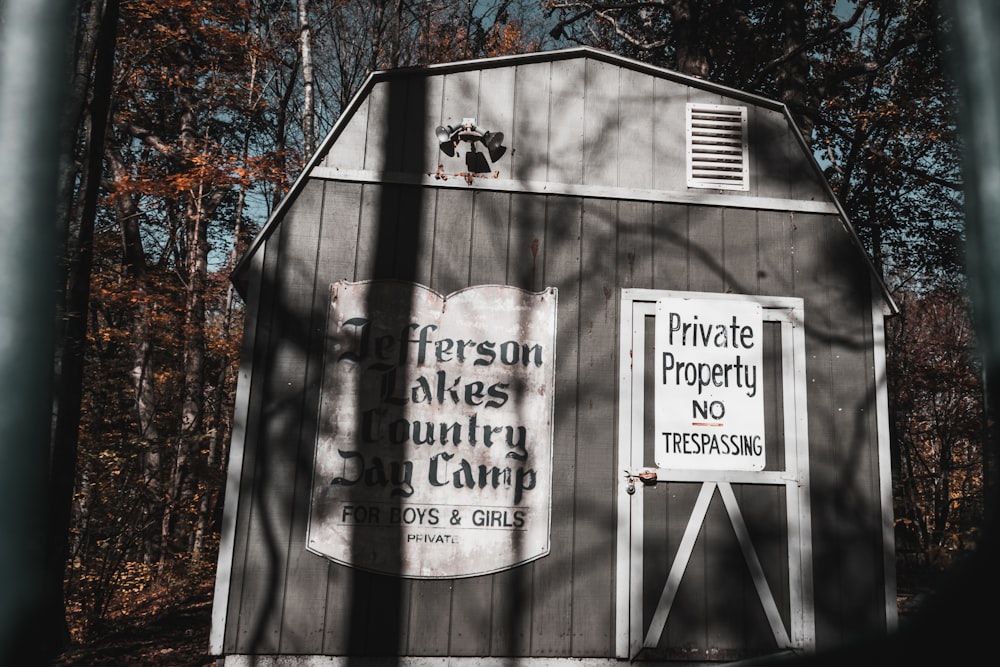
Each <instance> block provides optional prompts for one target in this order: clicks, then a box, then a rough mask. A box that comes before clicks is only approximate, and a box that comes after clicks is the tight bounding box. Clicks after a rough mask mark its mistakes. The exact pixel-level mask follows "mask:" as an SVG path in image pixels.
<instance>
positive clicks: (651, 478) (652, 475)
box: [625, 468, 656, 496]
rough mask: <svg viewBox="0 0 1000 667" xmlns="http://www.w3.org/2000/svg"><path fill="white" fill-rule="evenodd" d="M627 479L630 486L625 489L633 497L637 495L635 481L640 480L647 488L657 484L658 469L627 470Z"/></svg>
mask: <svg viewBox="0 0 1000 667" xmlns="http://www.w3.org/2000/svg"><path fill="white" fill-rule="evenodd" d="M625 479H626V480H628V486H627V487H625V490H626V491H627V492H628V494H629V495H630V496H631V495H632V494H633V493H635V480H639V481H640V482H642V483H643V484H645V485H646V486H652V485H654V484H656V468H640V469H639V470H628V469H627V468H626V469H625Z"/></svg>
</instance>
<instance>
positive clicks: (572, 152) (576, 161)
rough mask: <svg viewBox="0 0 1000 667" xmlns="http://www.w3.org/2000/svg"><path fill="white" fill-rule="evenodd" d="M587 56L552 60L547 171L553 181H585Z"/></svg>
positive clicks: (547, 175) (547, 178)
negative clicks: (584, 128)
mask: <svg viewBox="0 0 1000 667" xmlns="http://www.w3.org/2000/svg"><path fill="white" fill-rule="evenodd" d="M586 62H587V61H586V60H583V59H576V58H575V59H572V60H557V61H555V62H553V63H552V84H551V85H552V89H551V91H552V92H551V95H550V97H549V108H548V114H549V140H548V154H549V157H548V172H547V174H546V176H545V180H547V181H550V182H552V183H570V184H573V185H578V184H580V183H582V182H583V150H584V142H583V132H584V130H583V122H584V86H583V85H582V82H583V81H584V76H585V75H584V69H585V66H586Z"/></svg>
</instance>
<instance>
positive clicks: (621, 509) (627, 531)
mask: <svg viewBox="0 0 1000 667" xmlns="http://www.w3.org/2000/svg"><path fill="white" fill-rule="evenodd" d="M666 297H687V298H694V299H727V300H744V301H752V302H756V303H759V304H760V305H761V306H762V308H763V309H764V319H765V321H770V322H778V323H780V327H781V346H782V354H781V360H782V384H783V388H782V392H783V405H784V406H785V414H784V432H785V469H784V470H782V471H760V472H753V471H697V470H672V469H665V468H654V470H655V472H656V478H657V481H661V482H666V481H686V482H702V489H701V493H700V495H699V497H698V500H697V501H696V503H695V507H694V510H693V511H692V514H691V518H690V520H689V523H688V526H687V528H686V529H685V533H684V536H683V538H682V540H681V544H680V546H679V548H678V553H677V554H674V555H673V556H674V560H673V562H672V564H671V568H670V572H669V574H668V575H667V581H666V583H665V585H664V588H663V592H662V593H661V595H660V602H659V604H658V605H657V609H656V612H655V613H654V615H653V618H652V619H651V623H650V627H649V628H648V629H644V628H643V627H642V553H643V509H642V507H643V505H642V501H641V499H642V494H643V492H644V489H643V487H644V486H645V485H644V484H634V485H633V488H634V494H629V493H628V487H629V483H628V481H629V480H628V477H627V474H626V473H625V472H624V471H625V470H629V471H635V470H637V469H641V468H645V467H647V466H646V461H644V460H643V455H644V454H643V440H642V433H643V428H642V426H643V395H644V386H643V377H644V370H645V369H644V364H645V356H644V354H642V353H635V354H633V351H634V350H644V349H645V345H646V340H645V318H646V317H647V316H655V310H656V301H657V299H660V298H666ZM620 312H621V322H620V335H619V402H618V411H619V415H618V417H619V419H618V463H619V465H618V468H619V470H620V472H619V478H618V479H619V484H618V490H617V501H618V507H617V510H618V512H617V513H618V534H617V539H618V542H617V559H618V561H617V577H618V579H617V581H618V586H617V599H616V626H617V629H616V641H615V651H616V655H617V657H618V658H624V659H631V658H634V657H635V656H636V655H638V653H639V652H640V651H641V650H642V649H643V648H644V647H646V646H656V645H657V643H658V642H659V639H660V636H661V633H662V631H663V629H664V627H665V625H666V621H667V616H668V614H669V612H670V605H671V603H672V602H673V597H674V595H675V594H676V592H677V587H678V586H679V584H680V580H681V578H682V576H683V574H684V569H685V567H686V565H687V562H688V559H689V557H690V555H691V550H692V549H693V547H694V542H695V539H696V538H697V535H698V533H699V531H700V530H701V525H702V522H703V520H704V518H705V513H706V512H707V509H708V505H709V502H710V501H711V498H712V496H713V495H714V493H715V491H716V490H718V491H719V493H720V494H721V497H722V500H723V502H724V504H725V507H726V510H727V512H728V514H729V518H730V521H731V523H732V525H733V528H734V530H735V532H736V536H737V539H738V541H739V543H740V546H741V549H742V552H743V555H744V558H745V560H746V562H747V565H748V567H749V569H750V572H751V575H752V577H753V581H754V585H755V588H756V590H757V593H758V596H759V597H760V601H761V604H762V606H763V609H764V612H765V615H766V617H767V619H768V622H769V624H770V626H771V630H772V632H773V633H774V636H775V641H776V643H777V645H778V646H779V648H782V649H784V648H790V649H792V650H807V649H810V648H812V647H813V646H814V644H815V617H814V611H813V584H812V547H811V545H812V530H811V513H810V507H809V447H808V421H807V409H806V354H805V329H804V326H803V323H804V307H803V301H802V299H798V298H791V297H771V296H749V295H734V294H718V293H702V292H675V291H667V290H649V289H623V290H622V293H621V310H620ZM734 483H738V484H770V485H780V486H784V487H785V490H786V493H785V498H786V506H787V517H788V541H789V544H788V576H789V596H790V599H789V604H790V610H791V614H790V627H788V628H787V629H786V628H785V626H784V624H783V622H782V621H781V618H780V615H779V614H778V610H777V605H776V603H775V601H774V597H773V595H772V594H771V589H770V586H769V584H768V582H767V581H766V579H765V578H764V573H763V569H762V568H761V566H760V561H759V558H758V557H757V554H756V550H755V549H754V547H753V544H752V542H751V540H750V536H749V533H748V531H747V529H746V525H745V524H744V522H743V517H742V513H741V511H740V509H739V505H738V503H737V500H736V497H735V495H734V494H733V492H732V487H731V484H734ZM646 492H650V493H655V486H651V487H649V489H648V491H646Z"/></svg>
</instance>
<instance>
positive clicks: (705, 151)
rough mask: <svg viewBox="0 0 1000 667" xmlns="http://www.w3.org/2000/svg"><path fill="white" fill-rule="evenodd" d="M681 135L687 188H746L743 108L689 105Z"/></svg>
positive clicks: (747, 160)
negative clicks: (685, 164)
mask: <svg viewBox="0 0 1000 667" xmlns="http://www.w3.org/2000/svg"><path fill="white" fill-rule="evenodd" d="M685 134H686V135H687V143H686V148H687V153H686V157H687V185H688V187H689V188H709V189H713V190H743V191H746V190H749V189H750V150H749V145H748V141H747V107H743V106H731V105H726V104H699V103H695V102H689V103H688V104H687V108H686V111H685Z"/></svg>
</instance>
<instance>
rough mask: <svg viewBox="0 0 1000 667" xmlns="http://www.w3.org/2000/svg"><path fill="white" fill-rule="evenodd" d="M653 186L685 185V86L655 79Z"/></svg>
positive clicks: (664, 188) (680, 188) (684, 186)
mask: <svg viewBox="0 0 1000 667" xmlns="http://www.w3.org/2000/svg"><path fill="white" fill-rule="evenodd" d="M653 94H654V96H655V99H654V101H653V110H654V113H653V132H652V134H651V135H650V137H649V141H650V143H651V144H652V146H653V187H654V188H655V189H657V190H676V191H683V190H685V189H686V188H687V177H686V172H685V164H686V162H685V160H686V159H687V157H686V155H685V152H686V150H687V148H686V144H685V135H684V123H685V120H684V119H685V112H684V109H685V104H686V103H687V88H686V87H685V86H679V85H677V84H676V83H673V82H672V81H667V80H665V79H659V78H658V79H656V81H655V82H654V84H653Z"/></svg>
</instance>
